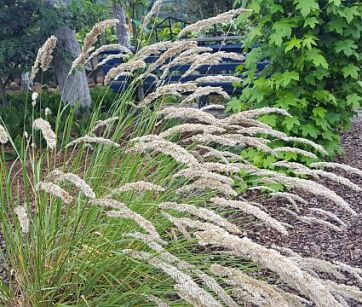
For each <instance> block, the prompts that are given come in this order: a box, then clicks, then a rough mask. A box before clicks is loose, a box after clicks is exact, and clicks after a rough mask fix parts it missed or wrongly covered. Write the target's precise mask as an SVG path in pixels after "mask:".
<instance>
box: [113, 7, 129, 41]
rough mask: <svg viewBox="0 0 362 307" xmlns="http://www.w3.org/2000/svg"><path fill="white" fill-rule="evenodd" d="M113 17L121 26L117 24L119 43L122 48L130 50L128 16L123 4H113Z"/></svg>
mask: <svg viewBox="0 0 362 307" xmlns="http://www.w3.org/2000/svg"><path fill="white" fill-rule="evenodd" d="M113 15H114V18H116V19H118V20H119V24H117V27H116V34H117V39H118V43H119V44H120V45H122V46H125V47H127V48H130V47H131V44H130V40H129V34H128V27H127V20H126V15H125V12H124V8H123V6H122V5H121V4H119V3H114V4H113Z"/></svg>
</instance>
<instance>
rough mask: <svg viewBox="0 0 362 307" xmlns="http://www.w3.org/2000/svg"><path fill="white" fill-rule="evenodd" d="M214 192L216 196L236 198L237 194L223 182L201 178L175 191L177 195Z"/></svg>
mask: <svg viewBox="0 0 362 307" xmlns="http://www.w3.org/2000/svg"><path fill="white" fill-rule="evenodd" d="M208 190H211V191H214V192H217V193H218V194H221V195H224V196H228V197H236V196H237V195H238V193H236V191H235V190H234V189H233V188H232V187H231V186H230V185H229V184H225V183H223V182H220V181H218V180H215V179H205V178H201V179H198V180H196V181H194V182H193V183H190V184H188V185H185V186H183V187H181V188H179V189H177V193H178V194H190V193H201V192H205V191H208Z"/></svg>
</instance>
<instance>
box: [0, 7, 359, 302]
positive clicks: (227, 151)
mask: <svg viewBox="0 0 362 307" xmlns="http://www.w3.org/2000/svg"><path fill="white" fill-rule="evenodd" d="M235 14H236V11H231V12H229V13H227V14H223V15H221V16H219V17H218V18H216V19H212V20H211V21H210V20H209V21H207V22H205V23H199V24H198V26H197V27H200V28H199V30H201V29H202V28H203V27H204V26H207V25H211V24H214V23H216V22H224V21H226V20H230V18H232V17H233V16H234V15H235ZM225 16H226V17H228V18H226V17H225ZM101 25H102V26H98V28H96V29H93V30H92V31H91V33H90V34H89V35H88V36H87V39H86V42H85V46H84V47H83V52H82V55H81V56H80V57H79V58H78V59H77V60H76V61H75V63H73V67H77V66H79V65H83V64H84V63H85V62H86V60H87V59H88V58H89V54H90V52H91V45H93V43H94V39H95V37H97V35H98V34H99V33H101V32H102V31H103V30H104V28H105V27H106V26H108V25H114V22H113V21H111V22H109V23H108V22H106V23H101ZM190 29H191V30H192V29H193V28H192V27H189V28H188V31H189V30H190ZM195 46H196V45H195V44H194V43H189V42H181V41H179V42H178V43H177V44H174V43H172V42H164V43H158V44H155V45H151V46H147V47H145V48H142V49H141V50H139V51H138V52H137V53H136V55H135V56H134V57H133V58H132V55H130V61H129V62H127V63H136V61H140V62H139V63H142V65H141V66H142V67H140V69H137V70H133V69H132V68H130V69H129V70H127V69H128V68H127V67H126V66H122V67H121V68H118V71H117V74H118V75H119V74H122V73H127V72H129V73H132V75H133V78H134V80H132V77H131V76H130V82H131V84H132V85H131V86H130V88H129V89H128V90H127V91H126V92H125V93H123V94H119V97H117V99H116V101H115V102H114V104H112V106H111V107H110V109H109V111H108V118H106V119H104V117H101V116H100V114H99V113H98V112H99V111H97V110H94V111H93V113H92V115H91V118H92V119H91V120H90V122H89V125H88V127H86V128H85V129H84V130H82V131H85V133H83V134H79V133H76V131H78V130H77V129H74V128H75V127H78V123H77V122H75V120H74V117H73V116H72V115H71V114H70V115H68V117H67V118H66V122H67V125H66V126H65V127H64V130H63V131H60V128H59V127H60V125H59V122H60V121H61V120H64V118H62V117H61V116H58V117H57V118H56V123H55V128H54V130H52V129H51V126H50V124H49V123H48V122H46V121H45V120H44V119H42V118H38V119H35V120H34V124H33V126H32V127H33V130H34V131H36V130H41V132H42V136H43V137H44V139H45V140H46V141H47V145H48V147H49V148H50V149H54V150H52V151H48V150H45V149H37V148H35V147H32V146H31V144H32V143H35V141H36V140H37V139H36V134H35V133H34V131H32V133H29V135H28V136H27V137H25V136H24V140H23V143H22V145H21V148H20V150H19V148H18V147H14V148H13V150H12V153H13V154H14V155H16V159H15V160H14V161H10V162H9V161H6V160H5V155H3V154H1V155H0V215H1V222H0V226H1V228H0V232H1V235H2V237H3V238H4V240H5V243H6V251H5V250H1V251H2V253H0V254H1V256H2V258H1V263H4V265H3V267H4V271H5V274H6V276H7V277H8V278H7V279H6V280H4V281H0V302H1V303H0V304H1V305H4V306H39V305H44V304H45V305H89V306H90V305H92V306H93V305H94V306H125V305H128V306H147V305H148V304H150V303H154V304H157V305H159V306H167V305H168V304H169V305H171V306H172V305H175V306H188V305H192V306H205V307H206V306H207V307H209V306H231V307H236V306H244V305H245V304H254V305H257V306H309V305H313V304H314V305H316V306H321V307H330V306H337V307H339V306H348V304H349V303H350V302H351V300H354V301H357V302H360V303H362V291H361V290H360V289H359V288H357V285H359V283H361V280H362V273H361V270H360V269H359V268H355V267H352V266H350V265H348V264H344V263H337V262H328V261H326V260H321V259H311V258H308V257H302V256H300V255H297V254H295V253H293V252H291V253H287V252H285V251H283V250H281V249H280V247H273V248H267V247H265V246H262V245H261V244H259V243H257V242H254V241H253V240H251V239H250V238H249V237H248V236H249V235H250V232H249V231H250V228H249V225H250V223H244V220H243V217H244V216H245V217H248V220H249V219H250V220H251V221H252V224H254V223H260V224H261V225H260V227H265V228H266V229H267V230H270V233H271V234H273V235H274V234H275V233H277V235H280V236H282V238H284V237H286V236H288V233H289V228H291V226H290V225H288V224H287V223H284V222H283V221H280V220H279V216H278V215H275V214H274V213H273V212H272V211H268V209H266V208H264V206H263V204H262V203H261V202H258V199H256V200H254V201H252V200H250V199H248V193H247V192H249V191H254V193H255V192H256V191H257V192H263V193H265V195H264V196H263V197H265V198H266V199H276V200H278V203H277V204H278V208H279V207H280V210H283V209H284V210H287V212H288V214H289V215H290V216H291V217H293V218H297V219H299V220H300V221H301V222H303V223H306V224H310V223H318V225H322V227H326V228H327V227H328V229H331V231H339V232H343V231H345V229H346V227H348V220H349V215H356V212H355V210H354V208H352V207H351V206H350V204H348V202H347V201H346V200H344V199H343V198H342V197H341V196H339V195H338V194H337V192H335V191H334V190H332V189H329V188H328V181H326V182H325V181H323V184H322V183H321V182H320V181H319V178H320V177H321V178H326V177H329V179H331V180H333V181H334V182H337V183H338V184H341V185H345V186H346V187H347V188H351V189H352V190H355V192H356V193H358V191H359V190H360V189H357V187H358V183H357V182H353V181H352V179H351V180H347V179H345V178H344V177H342V176H340V175H337V174H334V173H332V172H330V171H327V170H333V169H336V168H337V169H342V170H344V171H347V173H348V172H351V173H354V174H360V173H359V172H360V171H359V170H357V169H354V168H351V167H349V166H344V165H341V164H335V163H331V162H322V161H321V160H319V157H321V156H322V155H323V153H324V152H323V148H321V147H320V146H319V145H317V144H314V143H313V142H311V141H307V140H304V139H302V138H298V139H291V138H288V137H286V136H285V135H284V134H283V133H280V132H278V131H277V130H273V129H272V128H271V127H269V126H268V125H266V124H264V123H262V122H261V121H260V116H262V115H265V114H272V113H277V114H280V115H282V116H286V117H288V116H289V114H288V113H287V112H285V111H283V110H279V109H276V108H263V109H259V110H253V111H246V112H240V113H239V114H237V115H233V116H223V117H222V118H221V117H219V116H215V115H213V114H211V112H209V111H214V110H222V109H223V107H222V106H216V105H210V106H208V107H206V108H203V109H201V110H200V109H196V108H192V107H184V106H172V107H165V106H163V105H162V103H163V101H164V99H165V96H168V95H173V96H176V97H178V99H179V100H178V101H179V102H181V101H185V100H186V101H191V100H193V99H194V98H195V97H196V96H199V95H198V93H200V91H202V90H203V89H202V84H203V83H204V82H206V81H209V80H210V79H208V77H206V79H201V80H199V81H197V80H196V81H194V82H187V83H175V84H165V82H166V81H165V80H161V79H160V80H161V81H162V82H161V83H160V84H158V85H157V86H156V89H155V91H154V92H152V93H149V94H148V95H147V96H146V97H144V98H137V97H136V95H135V91H136V89H137V85H138V82H140V80H141V79H140V76H142V75H143V76H146V75H147V74H151V73H153V71H152V70H153V67H152V65H149V64H147V63H146V61H144V58H145V57H147V56H148V55H160V56H161V57H160V59H162V60H161V61H160V65H167V61H171V60H170V59H171V58H177V56H178V54H177V53H181V54H182V53H183V54H184V56H190V55H193V54H194V53H193V52H195V55H197V56H200V55H202V53H203V52H205V53H207V52H208V51H209V50H200V49H197V51H195V50H196V47H195ZM190 47H192V48H195V49H194V51H192V52H191V51H190V50H192V49H190V50H187V49H188V48H190ZM187 51H189V52H188V53H187ZM94 52H97V51H94ZM186 53H187V55H185V54H186ZM163 54H164V56H163V57H162V55H163ZM83 62H84V63H83ZM129 65H130V64H129ZM145 65H146V66H145ZM129 67H130V66H129ZM150 67H151V69H150ZM117 74H116V73H112V74H111V75H112V76H113V75H114V76H115V77H117ZM112 76H109V78H110V82H112V81H111V80H112ZM215 78H216V79H215V80H219V81H222V80H225V79H223V78H222V77H221V76H220V77H219V78H218V77H215ZM228 80H233V79H232V78H230V79H228ZM207 90H209V89H207ZM225 98H227V97H225ZM99 118H102V120H101V121H98V119H99ZM6 131H7V130H6V123H4V125H3V126H0V141H1V143H6V142H7V141H9V142H8V143H9V146H12V145H13V144H14V142H13V141H12V140H11V139H10V137H9V136H8V135H7V133H6ZM98 135H101V136H98ZM274 140H278V141H283V144H284V143H285V144H284V145H280V146H279V147H276V146H275V145H274V143H273V141H274ZM90 145H91V146H92V148H93V150H91V151H90V150H88V149H89V146H90ZM298 145H300V146H303V147H302V148H300V147H298ZM304 145H307V146H308V148H310V150H311V151H313V152H309V151H308V150H306V149H305V146H304ZM5 148H7V147H4V146H2V147H1V149H0V150H5ZM251 148H258V149H259V150H263V151H265V152H266V153H269V154H273V155H274V158H275V163H274V162H273V163H274V164H273V165H271V168H272V169H270V168H263V167H257V166H255V165H253V164H252V163H251V162H250V161H247V160H245V159H244V158H242V157H241V154H242V153H243V152H244V151H246V150H248V149H251ZM55 149H57V150H55ZM7 150H8V149H7ZM285 152H291V153H293V154H295V155H296V156H297V157H298V158H302V157H306V156H307V158H308V159H310V160H307V162H308V163H309V164H311V167H309V166H307V165H304V164H300V163H299V164H297V163H296V162H291V161H284V160H283V157H284V155H283V154H284V153H285ZM311 161H313V162H311ZM332 174H333V175H332ZM247 178H253V181H252V183H251V186H249V185H247V184H246V183H247ZM240 182H241V183H245V185H246V187H245V188H244V189H241V188H240V186H239V184H240ZM276 183H277V184H278V186H282V187H283V190H282V191H281V190H277V189H276V188H275V184H276ZM301 191H302V192H303V194H301V193H300V192H301ZM311 196H319V198H316V199H317V200H318V205H316V204H315V202H309V199H310V197H311ZM279 202H280V206H279ZM19 204H20V205H19ZM336 207H338V208H339V207H340V208H342V209H344V210H343V211H342V210H334V209H335V208H336ZM290 224H291V223H290ZM261 270H262V272H263V276H264V273H266V274H268V276H270V278H263V279H262V278H259V277H258V276H260V274H256V273H258V272H261ZM342 277H348V278H351V277H353V282H355V285H354V286H352V285H347V284H345V280H344V278H342ZM276 281H277V282H276Z"/></svg>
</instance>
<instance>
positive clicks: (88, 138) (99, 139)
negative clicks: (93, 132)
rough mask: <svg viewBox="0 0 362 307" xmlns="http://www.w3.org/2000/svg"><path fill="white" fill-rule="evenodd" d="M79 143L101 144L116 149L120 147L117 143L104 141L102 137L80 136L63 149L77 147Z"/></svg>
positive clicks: (108, 140)
mask: <svg viewBox="0 0 362 307" xmlns="http://www.w3.org/2000/svg"><path fill="white" fill-rule="evenodd" d="M81 143H88V144H89V143H91V144H101V145H108V146H113V147H116V148H119V147H121V145H119V144H118V143H116V142H114V141H112V140H110V139H106V138H103V137H96V136H90V135H85V136H82V137H80V138H77V139H75V140H74V141H71V142H70V143H68V144H67V145H66V146H65V148H69V147H71V146H74V145H78V144H81Z"/></svg>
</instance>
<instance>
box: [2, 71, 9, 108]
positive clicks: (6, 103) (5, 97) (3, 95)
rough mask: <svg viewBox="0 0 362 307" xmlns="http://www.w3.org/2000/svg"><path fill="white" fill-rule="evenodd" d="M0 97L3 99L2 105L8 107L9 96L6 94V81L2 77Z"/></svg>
mask: <svg viewBox="0 0 362 307" xmlns="http://www.w3.org/2000/svg"><path fill="white" fill-rule="evenodd" d="M0 99H1V101H2V105H3V106H4V107H6V106H7V105H8V97H7V96H6V90H5V83H3V81H2V80H1V78H0Z"/></svg>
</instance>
